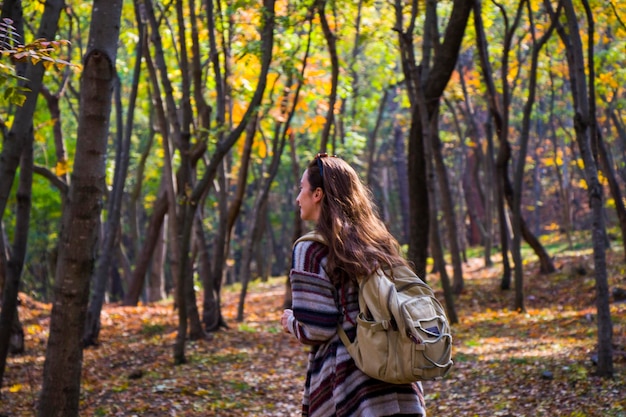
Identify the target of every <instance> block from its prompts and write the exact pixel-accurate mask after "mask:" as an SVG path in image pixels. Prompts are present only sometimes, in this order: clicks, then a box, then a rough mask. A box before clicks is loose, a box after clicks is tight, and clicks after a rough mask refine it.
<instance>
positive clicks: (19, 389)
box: [9, 384, 22, 392]
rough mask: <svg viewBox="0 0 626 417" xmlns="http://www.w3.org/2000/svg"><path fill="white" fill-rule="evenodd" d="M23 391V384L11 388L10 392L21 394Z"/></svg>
mask: <svg viewBox="0 0 626 417" xmlns="http://www.w3.org/2000/svg"><path fill="white" fill-rule="evenodd" d="M21 390H22V384H15V385H12V386H11V388H9V392H20V391H21Z"/></svg>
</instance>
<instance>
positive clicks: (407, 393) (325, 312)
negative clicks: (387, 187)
mask: <svg viewBox="0 0 626 417" xmlns="http://www.w3.org/2000/svg"><path fill="white" fill-rule="evenodd" d="M296 202H297V203H298V205H299V206H300V216H301V217H302V219H303V220H309V221H313V222H315V224H316V231H317V233H318V234H319V235H321V236H322V237H323V240H324V241H325V242H326V243H327V244H322V243H319V242H317V241H302V242H299V243H297V244H296V245H295V247H294V252H293V268H292V270H291V273H290V280H291V285H292V292H293V306H292V309H287V310H285V311H284V313H283V316H282V318H281V324H282V326H283V329H284V330H285V331H286V332H289V333H292V334H293V335H295V336H296V338H298V340H299V341H300V342H301V343H303V344H306V345H310V346H311V351H310V353H309V363H308V368H307V376H306V382H305V388H304V398H303V401H302V415H303V416H310V417H331V416H336V417H348V416H359V417H382V416H425V415H426V412H425V406H424V397H423V393H422V387H421V384H419V383H416V384H406V385H396V384H389V383H386V382H382V381H379V380H376V379H373V378H370V377H368V376H367V375H365V374H364V373H363V372H361V371H360V370H359V369H358V368H357V367H356V365H355V363H354V360H353V359H352V358H351V357H350V355H349V353H348V351H347V349H346V347H345V346H344V345H343V343H342V342H341V340H340V339H339V336H338V334H337V324H338V323H340V324H341V326H342V327H343V328H344V330H345V331H346V333H347V334H348V336H349V338H350V339H351V340H353V339H354V337H355V335H356V325H355V323H356V316H357V315H358V313H359V305H358V284H357V282H356V277H366V276H369V275H370V274H371V273H372V272H373V271H375V270H376V269H378V268H380V267H384V266H388V267H391V266H395V265H398V264H403V263H406V261H405V260H404V258H402V256H401V253H400V249H399V245H398V243H397V241H396V240H395V239H394V238H393V236H391V234H390V233H389V232H388V231H387V229H386V227H385V225H384V224H383V223H382V221H381V220H380V219H379V218H378V216H377V215H376V212H375V210H374V206H373V203H372V200H371V196H370V193H369V191H368V190H367V189H366V188H365V187H364V186H363V184H362V183H361V181H360V179H359V177H358V175H357V174H356V172H355V171H354V169H352V167H351V166H350V165H349V164H347V163H346V162H345V161H343V160H342V159H340V158H337V157H329V156H327V155H326V154H318V156H317V157H315V159H314V160H313V161H311V163H310V164H309V166H308V168H307V169H306V170H305V171H304V174H303V175H302V179H301V182H300V194H299V195H298V197H297V199H296Z"/></svg>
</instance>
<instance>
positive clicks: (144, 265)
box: [122, 189, 168, 306]
mask: <svg viewBox="0 0 626 417" xmlns="http://www.w3.org/2000/svg"><path fill="white" fill-rule="evenodd" d="M167 210H168V202H167V197H166V195H165V191H163V189H161V191H160V192H159V195H158V196H157V199H156V201H155V202H154V207H153V209H152V216H150V221H149V222H148V227H147V229H146V235H145V239H144V242H143V246H142V248H141V251H140V252H139V253H138V254H137V256H136V262H135V269H134V270H133V275H132V278H131V281H130V285H129V286H128V290H127V291H126V296H125V297H124V301H123V303H122V304H123V305H125V306H136V305H137V303H138V302H139V296H140V295H141V291H142V290H143V286H144V282H145V279H146V273H147V272H148V268H149V267H150V260H151V258H152V256H153V253H154V250H155V247H157V242H158V241H159V236H161V234H162V233H164V232H162V231H161V228H162V227H164V226H163V222H164V220H165V215H166V214H167Z"/></svg>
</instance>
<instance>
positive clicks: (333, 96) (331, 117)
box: [315, 0, 339, 152]
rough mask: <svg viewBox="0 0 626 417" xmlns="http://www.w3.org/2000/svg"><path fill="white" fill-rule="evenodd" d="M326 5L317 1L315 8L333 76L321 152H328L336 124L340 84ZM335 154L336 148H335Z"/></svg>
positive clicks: (337, 59)
mask: <svg viewBox="0 0 626 417" xmlns="http://www.w3.org/2000/svg"><path fill="white" fill-rule="evenodd" d="M326 3H327V0H316V2H315V7H316V9H317V13H318V15H319V17H320V24H321V26H322V31H323V32H324V38H325V39H326V43H327V44H328V53H329V54H330V64H331V76H330V95H329V97H328V110H327V111H326V122H325V123H324V129H323V130H322V134H321V137H320V152H326V151H327V150H328V140H329V138H330V130H331V128H332V126H333V125H334V123H335V104H336V103H337V86H338V84H339V58H338V56H337V42H336V40H335V37H336V36H335V34H334V33H333V31H332V29H331V28H330V25H329V23H328V20H327V19H326V10H325V8H326ZM333 152H334V146H333Z"/></svg>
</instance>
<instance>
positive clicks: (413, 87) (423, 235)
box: [395, 0, 471, 276]
mask: <svg viewBox="0 0 626 417" xmlns="http://www.w3.org/2000/svg"><path fill="white" fill-rule="evenodd" d="M429 1H430V0H429ZM404 11H405V8H404V3H403V2H401V1H400V0H396V2H395V15H396V30H398V36H399V43H400V51H401V62H402V70H403V73H404V77H405V82H406V85H407V92H408V95H409V102H410V104H411V128H410V131H409V158H408V159H409V187H410V190H409V196H410V203H411V223H410V228H409V236H410V237H409V260H410V261H411V262H413V264H414V265H415V268H416V272H417V273H418V274H419V275H420V276H425V272H426V259H427V255H428V237H427V235H428V230H429V227H428V221H429V220H428V219H429V215H428V211H429V209H428V207H429V206H428V192H427V179H426V161H425V159H424V140H425V139H427V138H424V137H423V126H422V120H421V117H422V115H421V113H424V114H425V115H426V117H425V120H430V118H431V117H433V115H434V114H436V110H437V106H438V105H439V101H440V99H441V95H442V94H443V91H444V89H445V87H446V85H447V84H448V81H449V80H450V77H451V75H452V72H453V71H454V67H455V66H456V61H457V57H458V54H459V49H460V46H461V42H462V40H463V36H464V33H465V27H466V25H467V20H468V18H469V14H470V11H471V3H470V2H467V1H466V0H455V1H454V3H453V7H452V11H451V14H450V17H449V20H448V23H447V25H446V29H445V33H444V36H443V41H440V40H439V39H435V38H434V37H435V36H438V32H437V31H436V26H437V24H436V22H435V20H436V19H433V18H431V17H429V18H427V21H429V22H432V23H429V24H430V26H429V27H427V28H426V31H427V32H429V36H427V37H426V38H425V39H428V40H429V41H430V42H432V43H427V42H425V43H424V48H423V51H424V52H423V58H422V64H421V66H420V68H421V71H418V66H417V63H416V60H415V52H414V47H413V34H414V28H415V21H416V18H417V13H418V10H417V3H414V7H412V8H411V9H410V10H409V13H410V18H409V22H408V26H406V28H405V25H404V22H403V19H404V17H405V13H404ZM427 11H428V13H436V7H434V5H432V4H430V5H427ZM433 30H435V32H433ZM435 43H436V44H438V48H436V49H434V44H435ZM433 51H435V52H436V53H435V56H434V57H431V54H432V52H433ZM419 88H423V96H424V100H423V103H424V105H425V108H424V107H423V106H420V104H419V103H418V89H419ZM431 134H436V133H435V132H431Z"/></svg>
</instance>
